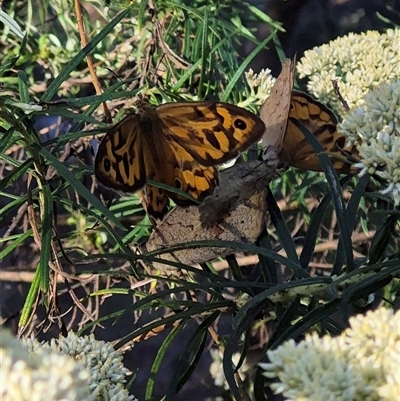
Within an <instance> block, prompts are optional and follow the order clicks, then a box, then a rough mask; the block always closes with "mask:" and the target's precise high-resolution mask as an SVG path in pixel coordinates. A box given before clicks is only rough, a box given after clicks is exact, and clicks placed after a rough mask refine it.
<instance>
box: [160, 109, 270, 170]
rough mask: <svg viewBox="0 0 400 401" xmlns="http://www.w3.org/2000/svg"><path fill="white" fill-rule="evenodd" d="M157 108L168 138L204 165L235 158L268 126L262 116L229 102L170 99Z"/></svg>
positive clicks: (259, 136)
mask: <svg viewBox="0 0 400 401" xmlns="http://www.w3.org/2000/svg"><path fill="white" fill-rule="evenodd" d="M156 111H157V115H158V116H159V117H160V119H161V120H162V121H163V122H164V124H165V126H166V130H165V131H164V132H165V134H166V135H167V137H168V139H169V140H170V141H173V142H175V143H176V144H178V145H179V146H180V147H181V148H183V149H184V150H185V151H186V152H187V153H189V154H190V155H191V156H192V157H193V159H194V160H196V161H198V162H199V163H200V164H202V165H204V166H213V165H217V164H221V163H224V162H225V161H227V160H230V159H233V158H234V157H236V156H237V155H238V154H239V152H241V151H244V150H245V149H247V148H248V147H249V146H250V145H251V144H252V143H254V142H256V141H258V140H259V139H260V138H261V136H262V134H263V132H264V129H265V125H264V123H263V122H262V120H261V119H260V118H259V117H257V116H256V115H254V114H253V113H251V112H249V111H247V110H244V109H242V108H240V107H237V106H234V105H231V104H228V103H215V102H191V103H168V104H165V105H161V106H159V107H157V109H156Z"/></svg>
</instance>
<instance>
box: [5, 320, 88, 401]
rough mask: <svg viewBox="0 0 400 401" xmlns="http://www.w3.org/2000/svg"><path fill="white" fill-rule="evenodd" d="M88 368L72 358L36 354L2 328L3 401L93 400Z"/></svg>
mask: <svg viewBox="0 0 400 401" xmlns="http://www.w3.org/2000/svg"><path fill="white" fill-rule="evenodd" d="M89 381H90V377H89V373H88V372H87V371H86V369H85V368H84V367H83V366H82V365H81V364H79V363H77V362H76V361H74V360H73V359H72V358H70V357H68V356H66V355H61V354H49V353H48V352H46V351H45V350H44V349H41V347H38V348H37V349H36V351H35V353H33V354H29V353H28V350H27V349H26V348H25V347H23V346H22V345H21V342H20V341H18V340H17V339H16V338H14V337H13V336H12V335H11V333H9V332H8V331H7V330H5V329H3V328H1V327H0V399H1V400H2V401H16V400H18V401H49V400H51V401H65V400H68V401H94V400H95V398H94V397H93V396H92V395H91V391H90V389H89V385H88V383H89Z"/></svg>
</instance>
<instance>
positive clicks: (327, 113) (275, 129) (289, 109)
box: [260, 60, 358, 173]
mask: <svg viewBox="0 0 400 401" xmlns="http://www.w3.org/2000/svg"><path fill="white" fill-rule="evenodd" d="M293 82H294V61H293V62H292V61H290V60H286V61H284V63H283V64H282V72H281V74H280V75H279V77H278V79H277V80H276V82H275V84H274V86H273V88H272V90H271V94H270V96H269V97H268V98H267V99H266V101H265V103H264V104H263V106H262V107H261V111H260V116H261V119H262V120H263V121H264V123H265V125H266V130H265V134H264V136H263V138H262V144H263V148H264V149H267V148H268V147H270V146H273V147H274V148H275V149H276V151H277V153H278V156H279V158H280V160H281V161H282V162H284V163H286V164H288V165H290V166H293V167H297V168H299V169H302V170H311V171H323V169H322V166H321V164H320V161H319V158H318V156H317V154H316V152H315V150H314V148H313V147H312V145H311V144H310V143H309V142H308V141H307V139H306V138H305V137H304V135H303V134H302V132H301V131H300V129H299V128H298V127H297V126H296V124H295V123H294V122H293V119H295V120H297V121H299V122H301V123H302V124H303V125H304V126H305V127H306V128H307V129H308V130H309V131H310V132H311V133H312V134H313V135H314V136H315V138H316V139H317V140H318V142H319V143H320V144H321V146H322V147H323V148H324V150H325V151H326V153H327V154H328V156H330V158H331V161H332V164H333V167H334V168H335V170H336V171H337V172H339V173H354V172H355V170H354V168H352V166H351V162H352V161H354V160H357V157H358V153H357V150H356V149H355V147H346V146H345V143H346V138H345V137H344V136H343V135H341V134H339V132H338V131H337V124H338V121H337V118H336V116H335V115H334V113H333V112H332V111H331V110H330V109H329V108H328V107H326V106H324V105H323V104H322V103H320V102H318V101H317V100H315V99H313V98H312V97H311V96H309V95H307V94H305V93H302V92H297V91H293Z"/></svg>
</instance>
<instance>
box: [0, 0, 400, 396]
mask: <svg viewBox="0 0 400 401" xmlns="http://www.w3.org/2000/svg"><path fill="white" fill-rule="evenodd" d="M66 4H67V3H66V2H63V1H56V0H49V1H46V2H37V3H36V2H33V1H28V2H23V3H22V2H18V1H14V2H11V3H10V5H9V7H8V8H7V7H5V8H4V10H3V11H2V13H5V14H6V15H8V16H9V17H11V18H13V19H14V20H15V21H16V22H17V23H18V24H19V25H20V26H21V27H22V28H21V30H22V31H23V30H26V32H27V34H26V35H25V36H23V38H22V37H21V36H20V35H18V33H16V31H18V29H17V28H16V27H15V25H14V29H11V28H12V26H13V25H11V26H10V28H7V29H5V30H4V31H3V35H2V36H1V38H0V51H1V52H2V56H3V57H2V58H1V65H0V81H1V82H2V84H3V91H2V92H0V136H1V137H0V159H1V168H2V170H1V171H2V176H1V177H0V178H1V181H0V196H1V198H0V201H1V203H0V224H1V227H2V230H3V231H2V234H3V238H2V240H1V245H2V247H1V249H0V259H1V260H2V261H8V260H10V256H12V255H15V254H16V253H17V252H18V251H19V250H21V249H23V248H24V247H25V248H28V249H30V247H34V249H36V250H37V255H34V256H33V257H32V260H31V270H32V271H35V275H34V279H33V280H32V283H31V286H30V290H29V292H28V293H27V296H26V300H25V304H24V307H23V310H22V312H21V315H20V320H19V328H20V331H21V333H22V332H24V331H25V332H29V331H31V330H33V327H32V325H30V321H31V319H32V318H33V316H34V315H35V313H37V308H38V305H39V308H40V307H45V308H46V310H47V311H51V312H52V314H53V315H54V316H53V317H56V318H57V319H58V322H59V324H60V326H61V327H62V328H65V327H69V328H70V327H73V328H74V329H77V328H78V327H79V333H87V332H89V331H91V330H94V329H96V328H98V327H100V326H101V325H103V326H104V327H105V328H106V330H108V331H109V333H107V337H108V338H111V337H112V338H113V339H117V338H118V337H120V338H118V342H117V343H116V348H123V347H128V346H130V345H132V344H133V342H134V341H138V339H143V338H148V337H151V333H153V332H156V331H158V330H159V331H162V330H161V329H165V330H169V331H168V335H167V336H166V337H164V338H163V340H162V343H161V345H160V346H159V348H158V352H157V355H156V357H155V358H154V361H153V363H152V366H151V369H150V372H149V375H148V380H147V384H146V388H145V399H148V400H150V399H152V398H154V397H156V395H155V393H156V391H157V385H156V382H157V377H158V376H157V374H160V372H161V373H162V372H163V370H164V371H165V369H166V368H165V366H164V365H163V364H162V362H163V361H164V359H165V355H166V354H167V352H168V351H169V350H170V349H171V348H172V346H173V345H175V346H176V344H178V345H179V346H180V347H181V353H180V356H179V359H178V361H179V363H178V365H177V366H178V368H177V369H174V370H173V372H169V371H168V373H171V380H170V386H169V388H168V389H162V392H163V394H166V398H165V399H174V396H175V393H176V392H177V391H179V390H180V389H181V388H182V386H183V385H184V384H185V382H186V381H187V380H189V378H190V377H191V375H192V373H193V371H194V369H195V368H196V366H197V364H198V363H199V359H200V356H201V355H202V354H203V352H204V350H205V349H206V346H207V345H208V344H209V341H210V336H208V333H210V332H211V333H214V330H216V332H215V334H214V337H213V341H214V344H215V345H217V346H218V347H219V349H221V350H222V351H223V361H222V364H223V370H224V374H225V377H226V380H227V382H228V384H229V386H230V392H231V394H232V395H233V397H235V399H237V400H239V399H243V398H242V395H241V394H243V392H247V393H250V392H251V390H249V389H248V388H247V387H246V385H245V384H243V383H241V382H240V381H239V380H237V374H236V368H237V366H236V365H235V364H234V363H233V362H232V361H233V355H234V354H235V353H236V352H237V351H238V350H239V351H240V353H241V355H242V356H243V358H242V360H241V362H240V363H239V365H240V364H241V363H242V362H243V359H244V357H245V356H246V355H247V354H248V352H249V350H250V345H251V341H250V340H251V338H252V334H253V330H254V328H255V327H257V326H258V327H259V326H263V327H264V326H266V325H268V327H270V328H271V330H272V328H274V330H273V334H272V335H271V337H270V338H269V339H268V340H266V341H265V342H264V344H263V345H262V347H261V348H262V352H260V354H262V355H264V354H265V351H266V350H268V349H270V348H271V349H272V348H275V347H277V346H278V345H279V344H281V343H282V342H284V341H285V340H287V339H289V338H294V339H298V338H299V337H301V336H302V335H303V334H304V333H305V332H307V331H310V330H318V331H320V332H323V333H337V332H338V331H340V330H341V329H342V327H341V326H340V325H339V323H337V322H336V321H335V320H334V319H333V313H335V312H337V311H346V312H348V313H349V314H351V313H354V310H355V308H356V307H355V306H354V305H355V303H357V302H359V301H362V300H364V299H365V298H366V297H367V296H368V295H369V294H372V293H377V294H378V295H376V297H379V296H381V295H379V294H380V291H381V290H382V289H383V291H384V294H385V300H387V301H388V302H391V301H393V299H394V297H395V295H396V293H398V277H399V269H400V268H399V265H398V260H397V259H398V251H397V250H396V249H397V248H396V247H397V241H396V239H394V238H393V235H394V233H395V230H396V227H397V224H398V218H399V216H398V212H397V211H393V205H392V204H390V201H388V200H387V199H385V198H377V197H375V198H374V197H373V196H366V195H365V188H366V187H367V185H368V182H367V181H366V180H365V179H364V180H359V181H358V180H353V181H352V182H348V181H346V180H345V179H342V181H340V179H339V177H338V176H337V174H336V172H335V171H334V170H333V168H332V165H331V163H330V161H329V159H328V157H327V156H326V155H324V154H323V152H321V149H319V148H318V147H319V146H320V145H319V144H318V143H314V142H316V141H315V139H314V138H313V137H312V135H311V134H310V133H309V132H307V130H305V129H304V128H302V127H300V128H301V129H302V131H304V135H305V136H306V137H307V139H308V140H309V141H310V142H311V143H312V144H313V146H314V148H315V149H316V150H317V151H318V152H320V153H321V163H322V164H323V166H324V172H325V175H321V174H314V173H313V174H307V175H305V176H300V175H299V173H298V172H294V171H290V172H288V173H287V174H285V175H283V176H282V177H281V178H280V179H279V180H278V181H276V182H275V183H273V184H272V188H273V192H274V194H275V197H276V198H277V199H279V201H281V200H282V198H283V197H284V199H286V200H287V201H288V203H290V201H292V202H293V203H294V204H295V208H294V209H292V210H283V209H284V208H282V207H281V208H280V207H279V203H277V202H276V201H275V198H274V196H273V195H270V196H269V199H268V202H269V205H270V210H269V214H270V218H271V222H272V223H269V224H268V232H265V233H264V234H263V236H262V237H261V238H260V240H259V241H258V242H257V243H256V244H231V243H230V244H226V243H223V242H218V243H217V242H211V243H208V244H207V245H209V246H221V247H223V246H227V245H229V246H233V247H235V248H237V250H238V252H241V253H249V254H258V255H260V262H259V263H258V264H257V265H256V266H255V267H254V269H253V271H252V272H251V274H246V273H245V272H243V271H242V270H241V268H239V264H238V263H237V260H236V258H235V257H233V256H232V257H229V258H227V262H228V264H229V266H230V268H231V270H230V271H231V272H232V274H230V273H229V272H225V274H222V273H221V272H219V271H217V270H216V269H215V267H214V265H213V264H212V263H207V264H204V265H201V266H200V268H197V267H196V268H195V267H193V266H186V265H182V264H180V263H179V262H168V261H166V262H165V263H166V268H165V270H163V271H154V269H151V268H150V267H148V266H150V265H151V262H152V261H157V262H158V263H159V262H160V258H161V259H162V255H161V256H160V254H161V252H159V253H158V254H146V253H145V254H141V253H140V252H139V249H140V245H141V243H143V241H145V239H146V238H147V236H148V234H149V231H150V229H151V227H150V225H149V220H148V219H147V218H144V214H143V210H142V208H141V206H140V203H139V201H138V198H137V196H136V195H129V196H123V197H116V196H112V195H111V194H110V193H109V192H107V191H105V190H103V189H99V188H97V186H96V185H95V183H94V182H93V161H92V154H91V138H93V136H94V135H97V134H100V133H104V131H105V130H106V129H107V127H108V126H106V125H105V124H103V123H100V122H99V120H100V119H101V117H100V116H99V115H98V114H96V110H98V108H99V106H100V104H101V102H103V101H106V102H109V103H110V104H113V103H114V104H115V105H118V104H121V103H124V105H125V107H127V105H126V103H128V101H129V99H130V98H132V97H135V96H136V95H137V94H138V93H142V94H145V95H147V96H148V97H149V98H150V100H151V102H152V103H160V102H162V101H164V100H169V101H174V100H188V99H204V98H208V99H221V100H224V101H230V102H232V103H239V102H241V101H243V100H245V99H246V97H247V96H248V95H249V94H250V88H249V86H248V84H247V82H246V80H245V79H244V72H245V71H247V69H248V66H249V63H250V62H251V60H252V59H253V58H254V56H255V55H256V54H257V53H258V52H259V51H260V50H261V49H263V48H264V47H265V46H266V45H267V44H268V45H269V46H272V43H277V39H276V32H277V30H280V29H282V28H281V27H280V24H278V23H276V22H274V21H271V20H270V19H269V18H268V17H267V16H266V15H264V14H262V13H261V12H260V11H259V10H256V9H255V8H254V7H252V6H249V5H248V4H246V3H243V2H242V1H240V2H239V1H235V0H231V1H229V2H222V4H220V3H219V2H211V1H204V0H203V1H200V0H198V1H195V2H193V1H182V0H181V1H179V0H175V1H161V0H160V1H158V2H157V4H156V11H154V10H153V9H152V8H151V7H152V3H151V2H150V1H148V2H146V1H145V2H139V1H137V2H136V1H134V2H125V1H119V2H112V4H111V2H109V4H106V5H105V4H103V2H100V1H99V2H87V3H85V5H86V7H87V8H86V9H85V14H84V19H85V24H86V32H87V34H88V37H89V42H88V44H87V46H85V47H84V48H83V49H81V45H80V38H79V33H78V29H77V25H76V20H75V16H74V13H73V10H72V6H71V5H70V3H68V8H67V6H66ZM89 6H90V7H89ZM35 7H38V10H39V11H38V12H37V13H36V12H35V13H34V12H33V10H34V9H35ZM89 10H90V12H89ZM2 15H3V14H2ZM243 16H245V17H246V20H243ZM256 22H257V23H261V22H262V23H267V24H269V25H270V28H271V35H270V36H269V37H268V38H266V39H265V40H264V41H261V42H259V41H258V40H257V39H256V37H255V36H254V32H253V30H252V29H250V28H249V26H250V25H251V24H252V23H256ZM8 24H12V20H8V22H7V24H6V25H8ZM245 42H251V43H252V44H253V45H254V50H253V51H252V52H251V53H250V54H249V55H247V56H244V55H241V54H240V53H241V50H240V49H241V45H243V43H245ZM271 42H272V43H271ZM79 49H81V50H79ZM88 54H90V55H91V56H92V58H93V60H94V62H95V63H96V64H97V65H96V72H97V75H98V77H99V80H100V83H101V85H102V88H103V94H102V95H97V96H95V95H94V92H93V90H92V88H91V86H90V82H91V81H90V79H88V76H89V74H88V71H87V64H86V61H85V58H86V56H87V55H88ZM60 98H61V100H60ZM127 99H128V100H127ZM56 100H57V101H56ZM253 108H254V106H253ZM254 110H255V108H254ZM123 112H124V108H122V110H121V114H122V113H123ZM97 113H98V112H97ZM54 117H61V118H62V119H63V121H64V122H66V124H68V126H69V127H68V130H67V133H64V134H62V135H53V136H52V137H49V138H45V136H44V135H43V134H42V133H41V132H39V129H38V128H37V126H38V121H40V120H41V119H43V118H46V120H45V121H50V120H48V119H49V118H54ZM51 121H53V119H52V120H51ZM85 124H88V126H86V127H85ZM58 128H59V127H58ZM88 154H89V157H88V156H87V155H88ZM301 180H302V184H301V183H300V182H301ZM343 188H345V189H346V191H345V193H343ZM310 189H311V191H310ZM310 192H311V195H310ZM289 195H291V196H292V198H291V199H289ZM344 195H345V196H344ZM317 198H319V201H320V202H318V206H316V207H314V208H313V210H312V212H310V211H309V208H308V205H309V201H310V199H313V201H314V202H316V201H315V199H317ZM378 207H379V212H378V213H375V211H376V210H378ZM333 211H334V212H333ZM373 213H375V214H374V215H373ZM333 216H335V217H333ZM361 217H364V223H363V224H365V225H364V228H365V229H368V230H372V229H374V228H376V227H377V228H378V231H377V234H376V235H375V237H374V238H373V239H372V245H370V244H368V243H366V244H365V245H364V249H363V250H364V255H368V256H367V258H366V259H361V258H357V257H355V254H354V248H355V245H354V244H353V242H352V238H351V235H352V233H353V232H355V231H360V232H361V231H362V230H361V228H360V224H361V223H360V220H361ZM333 219H336V220H335V221H334V222H332V221H333ZM372 220H373V221H372ZM299 221H301V224H299ZM336 221H337V223H336ZM11 222H12V223H11ZM132 226H133V228H132ZM299 227H301V234H300V238H296V236H297V234H298V232H299V231H300V230H299ZM328 231H329V232H328ZM327 232H328V233H327ZM294 236H295V238H293V237H294ZM327 239H329V240H336V239H338V242H337V246H336V248H335V249H333V250H332V249H331V250H330V251H329V252H326V253H325V255H324V256H323V257H322V258H320V260H319V262H321V263H322V262H323V263H328V262H329V263H330V264H332V266H333V268H332V269H325V270H324V269H318V268H315V266H313V261H314V260H315V258H316V256H315V248H316V246H317V244H318V243H319V242H322V241H326V240H327ZM299 242H301V243H302V248H301V252H300V254H299V255H298V252H297V251H298V249H297V247H298V244H299ZM35 244H36V245H35ZM197 245H199V244H197ZM184 246H187V247H188V246H193V244H189V245H188V244H182V247H184ZM278 247H281V248H283V249H284V250H285V252H286V255H287V256H282V255H281V254H279V253H278V251H279V249H277V248H278ZM166 251H167V250H163V252H164V253H165V252H166ZM357 251H358V252H359V253H361V251H362V249H359V248H358V249H357ZM30 252H32V251H30ZM36 256H37V257H36ZM143 265H146V268H144V267H143ZM168 265H170V266H168ZM167 266H168V267H167ZM177 268H182V269H183V270H184V271H185V272H186V274H185V275H179V274H178V269H177ZM88 275H89V276H88ZM60 277H61V278H62V280H61V281H62V283H61V284H58V285H57V279H58V278H60ZM87 277H92V278H93V280H92V281H90V280H88V279H87ZM64 280H65V281H64ZM121 280H122V282H123V283H124V284H126V283H128V287H127V286H126V285H122V284H121V285H119V282H120V281H121ZM71 282H73V283H74V286H71ZM66 283H67V284H66ZM75 283H78V284H75ZM143 286H146V287H144V288H145V289H143ZM72 287H73V288H72ZM65 292H68V294H69V296H70V297H71V298H70V299H68V301H69V305H68V307H67V308H66V309H67V310H69V307H70V308H71V309H72V310H73V311H74V312H78V311H79V312H80V313H82V314H81V315H79V316H80V320H78V321H77V320H74V319H76V316H70V315H66V316H64V315H63V312H65V310H60V309H59V305H58V299H59V297H61V296H62V293H65ZM107 296H108V297H116V298H117V297H122V298H123V299H124V301H125V302H126V303H127V304H128V307H126V306H124V307H121V306H118V307H117V308H114V309H113V310H112V311H109V310H107V311H106V312H104V313H100V310H101V308H102V305H100V306H99V304H98V303H99V302H100V300H103V299H105V298H106V297H107ZM93 299H95V300H96V303H95V304H93V303H92V300H93ZM381 299H382V298H381ZM96 308H98V309H96ZM127 313H129V316H135V317H138V319H137V320H136V322H135V324H133V323H134V322H131V321H129V324H127V319H126V314H127ZM222 314H223V315H224V316H227V317H228V318H229V319H230V323H231V325H230V327H229V330H228V332H227V333H226V334H225V335H224V336H222V335H221V333H219V332H218V327H219V326H218V324H217V323H218V321H219V318H220V316H221V315H222ZM139 318H142V320H140V319H139ZM260 322H261V323H260ZM269 322H273V324H269ZM127 327H128V328H129V332H128V333H127V331H126V330H125V331H123V330H120V331H119V333H123V334H120V335H119V336H113V331H114V330H116V328H120V329H121V328H124V329H126V328H127ZM193 327H194V330H193ZM188 330H189V331H190V330H192V331H191V332H189V331H188ZM187 333H189V334H187ZM182 338H183V339H184V340H183V341H182ZM148 341H151V339H150V340H148ZM136 346H137V347H139V346H140V344H139V345H136ZM261 359H262V358H261ZM265 380H266V379H265V377H264V376H263V375H262V374H261V373H260V372H258V371H257V372H256V373H255V376H254V378H252V385H254V393H255V397H256V399H258V400H263V399H265V392H264V390H265ZM133 388H135V381H134V380H133ZM135 393H137V391H135Z"/></svg>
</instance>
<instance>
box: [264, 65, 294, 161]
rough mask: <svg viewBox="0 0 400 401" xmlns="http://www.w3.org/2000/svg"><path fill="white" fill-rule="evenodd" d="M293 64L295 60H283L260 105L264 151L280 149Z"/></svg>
mask: <svg viewBox="0 0 400 401" xmlns="http://www.w3.org/2000/svg"><path fill="white" fill-rule="evenodd" d="M294 66H295V60H293V61H291V60H290V59H286V60H285V61H284V62H283V64H282V71H281V73H280V74H279V76H278V78H277V79H276V81H275V83H274V85H273V87H272V89H271V92H270V94H269V96H268V98H267V99H266V100H265V102H264V104H263V105H262V107H261V110H260V117H261V119H262V120H263V121H264V123H265V133H264V135H263V137H262V147H263V149H264V150H265V151H267V149H269V148H270V147H273V148H274V149H275V150H276V151H277V153H279V152H280V151H281V149H282V143H283V139H284V136H285V132H286V127H287V122H288V116H289V111H290V99H291V94H292V90H293V81H294Z"/></svg>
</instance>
